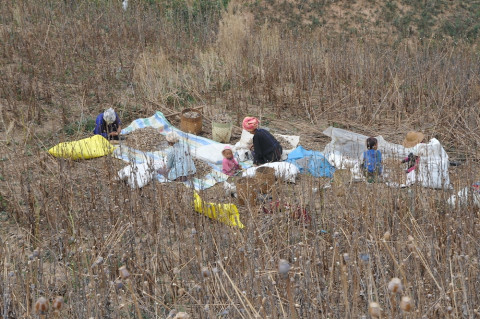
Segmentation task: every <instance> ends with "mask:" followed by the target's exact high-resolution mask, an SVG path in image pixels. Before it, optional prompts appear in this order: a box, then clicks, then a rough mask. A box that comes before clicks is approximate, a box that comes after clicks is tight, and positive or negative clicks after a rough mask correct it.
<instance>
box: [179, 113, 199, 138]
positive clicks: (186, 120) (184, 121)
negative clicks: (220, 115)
mask: <svg viewBox="0 0 480 319" xmlns="http://www.w3.org/2000/svg"><path fill="white" fill-rule="evenodd" d="M190 112H191V113H196V114H197V115H196V117H188V116H186V114H187V113H190ZM202 120H203V116H202V113H200V111H198V110H194V109H184V110H183V111H182V113H181V115H180V129H181V130H182V131H183V132H186V133H191V134H195V135H198V134H200V132H201V131H202Z"/></svg>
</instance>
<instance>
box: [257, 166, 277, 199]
mask: <svg viewBox="0 0 480 319" xmlns="http://www.w3.org/2000/svg"><path fill="white" fill-rule="evenodd" d="M255 180H256V183H257V187H258V190H259V191H260V192H261V193H262V194H267V193H268V192H271V191H272V188H273V186H274V185H275V169H274V168H273V167H266V166H262V167H259V168H257V169H256V170H255Z"/></svg>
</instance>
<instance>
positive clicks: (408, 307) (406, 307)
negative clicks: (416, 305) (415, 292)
mask: <svg viewBox="0 0 480 319" xmlns="http://www.w3.org/2000/svg"><path fill="white" fill-rule="evenodd" d="M400 309H402V310H403V311H405V312H410V311H412V310H413V300H412V298H410V297H407V296H403V297H402V300H401V301H400Z"/></svg>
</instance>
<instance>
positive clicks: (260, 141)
mask: <svg viewBox="0 0 480 319" xmlns="http://www.w3.org/2000/svg"><path fill="white" fill-rule="evenodd" d="M258 125H259V122H258V119H257V118H255V117H246V118H245V119H244V120H243V129H244V130H246V131H248V132H250V133H251V134H253V150H252V155H253V164H255V165H262V164H265V163H270V162H279V161H280V160H281V157H282V151H283V149H282V146H281V145H280V143H279V142H278V141H277V140H276V139H275V137H273V135H272V134H270V132H268V131H267V130H264V129H261V128H258Z"/></svg>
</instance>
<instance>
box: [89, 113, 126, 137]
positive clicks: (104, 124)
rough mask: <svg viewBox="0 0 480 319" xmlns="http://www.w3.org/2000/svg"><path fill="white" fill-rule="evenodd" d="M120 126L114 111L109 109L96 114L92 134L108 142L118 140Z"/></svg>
mask: <svg viewBox="0 0 480 319" xmlns="http://www.w3.org/2000/svg"><path fill="white" fill-rule="evenodd" d="M120 125H121V122H120V117H119V116H118V114H117V113H116V112H115V110H114V109H112V108H109V109H108V110H105V112H103V113H100V114H98V116H97V119H96V120H95V130H94V131H93V134H98V135H102V136H103V137H105V138H106V139H108V140H118V139H119V137H120V132H121V131H122V128H121V126H120Z"/></svg>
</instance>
